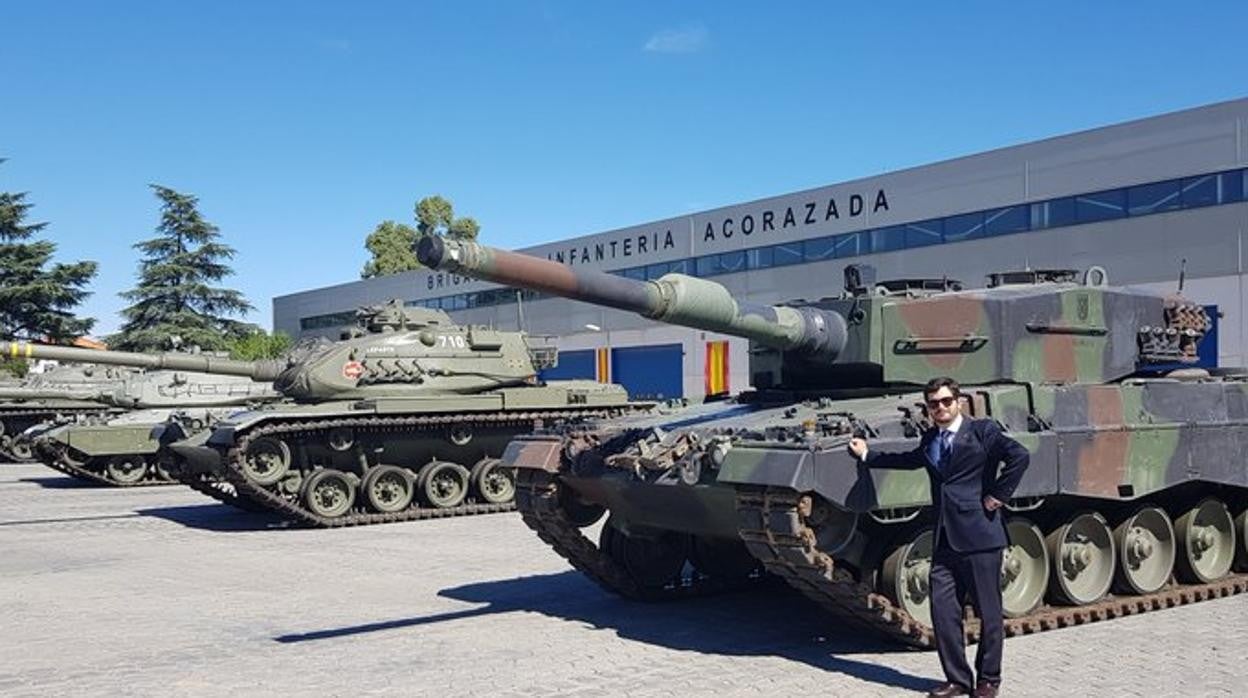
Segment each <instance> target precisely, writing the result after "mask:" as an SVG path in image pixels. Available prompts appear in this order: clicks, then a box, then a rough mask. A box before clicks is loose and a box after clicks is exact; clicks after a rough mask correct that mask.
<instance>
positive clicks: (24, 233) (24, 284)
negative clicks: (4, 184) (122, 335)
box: [0, 160, 97, 342]
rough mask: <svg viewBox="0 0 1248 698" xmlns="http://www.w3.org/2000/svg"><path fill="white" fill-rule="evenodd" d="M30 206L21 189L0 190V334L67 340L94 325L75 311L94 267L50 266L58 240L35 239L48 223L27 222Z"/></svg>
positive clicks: (85, 293) (87, 293) (88, 264)
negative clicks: (15, 191) (19, 190)
mask: <svg viewBox="0 0 1248 698" xmlns="http://www.w3.org/2000/svg"><path fill="white" fill-rule="evenodd" d="M3 162H4V161H3V160H0V163H3ZM31 206H32V204H29V203H27V202H26V193H25V192H18V193H14V192H0V338H3V339H37V340H47V341H53V342H67V341H70V340H73V339H75V338H76V337H80V336H82V335H84V334H86V333H87V332H90V331H91V327H92V326H93V325H94V324H95V320H94V319H92V318H82V317H78V316H76V315H74V313H73V309H74V308H75V307H77V306H78V305H79V304H81V303H82V301H84V300H85V299H86V298H87V296H90V295H91V292H90V291H87V290H86V288H85V287H86V286H87V284H88V283H90V282H91V279H93V278H94V277H95V271H96V266H97V265H96V263H95V262H73V263H71V264H62V263H55V264H53V263H52V255H53V254H55V253H56V243H53V242H51V241H48V240H42V239H36V238H35V236H36V234H38V233H39V232H40V231H41V230H43V229H44V228H45V227H46V226H47V223H26V222H25V221H26V214H27V212H28V211H29V210H30V207H31Z"/></svg>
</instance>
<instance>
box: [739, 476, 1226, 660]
mask: <svg viewBox="0 0 1248 698" xmlns="http://www.w3.org/2000/svg"><path fill="white" fill-rule="evenodd" d="M810 507H811V500H810V498H809V497H808V496H805V495H802V494H799V493H797V492H794V491H792V490H780V489H765V488H740V489H738V491H737V511H738V514H739V516H740V521H741V527H742V528H741V538H742V539H743V540H745V543H746V546H747V547H748V548H749V549H750V552H751V553H753V554H754V555H755V556H757V557H758V558H759V559H760V560H762V562H763V565H764V567H766V569H767V571H768V572H771V573H772V574H774V575H776V576H779V577H781V578H782V579H784V580H785V581H786V582H788V583H789V584H790V585H791V586H793V587H794V588H796V589H797V590H799V591H801V592H802V593H803V594H805V595H806V596H807V597H809V598H811V599H812V600H814V601H815V602H816V603H818V604H819V605H820V607H822V608H823V609H824V610H825V611H826V612H827V613H829V614H830V615H831V616H832V617H833V618H834V619H835V620H837V621H841V622H845V623H847V624H850V625H853V626H856V627H859V628H865V629H868V630H871V631H874V632H875V633H877V634H879V635H881V636H883V637H885V638H887V639H890V640H893V641H896V642H900V643H904V644H907V645H911V646H913V647H917V648H921V649H931V648H932V647H934V642H935V639H934V636H933V634H932V629H931V628H930V627H928V626H927V625H925V624H923V623H920V622H918V621H916V620H915V619H914V618H912V617H911V616H910V615H909V614H908V613H906V612H905V611H904V610H902V609H900V608H898V607H897V606H896V605H895V604H894V603H893V602H892V600H890V599H889V598H888V597H887V596H885V595H883V594H881V593H879V592H877V591H876V590H875V589H874V588H873V587H872V586H871V584H869V583H867V582H863V581H859V580H856V579H855V578H854V576H853V575H852V574H851V573H850V572H849V570H846V569H844V568H842V567H838V566H837V565H836V564H835V563H834V561H833V559H832V558H831V557H830V556H828V555H826V554H824V553H821V552H819V551H818V550H817V549H816V548H815V532H814V530H813V529H812V528H810V527H809V526H807V525H806V518H807V516H808V515H809V514H810ZM1245 591H1248V574H1231V575H1229V576H1227V577H1224V578H1222V579H1219V580H1217V581H1215V582H1210V583H1208V584H1187V585H1183V584H1171V585H1170V586H1168V587H1166V588H1165V589H1162V590H1161V591H1158V592H1155V593H1152V594H1146V595H1141V596H1109V597H1106V598H1105V599H1103V600H1101V601H1098V602H1096V603H1093V604H1087V605H1084V606H1071V607H1065V606H1041V607H1040V608H1039V609H1037V610H1036V611H1034V612H1033V613H1031V614H1029V615H1027V616H1024V617H1021V618H1007V619H1006V620H1005V636H1006V637H1015V636H1018V635H1030V634H1033V633H1039V632H1044V631H1047V630H1057V629H1059V628H1068V627H1073V626H1076V625H1085V624H1087V623H1094V622H1097V621H1103V620H1112V619H1114V618H1120V617H1123V616H1132V615H1138V614H1140V613H1146V612H1148V611H1158V610H1162V609H1166V608H1173V607H1175V606H1183V605H1186V604H1191V603H1196V602H1199V601H1208V600H1210V599H1219V598H1223V597H1227V596H1232V595H1234V594H1242V593H1244V592H1245ZM966 638H967V641H968V642H975V641H977V640H978V639H979V623H978V621H971V620H968V622H967V623H966Z"/></svg>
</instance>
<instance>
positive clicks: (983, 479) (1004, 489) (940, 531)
mask: <svg viewBox="0 0 1248 698" xmlns="http://www.w3.org/2000/svg"><path fill="white" fill-rule="evenodd" d="M939 433H940V430H939V429H929V430H928V431H926V432H924V434H923V437H922V438H921V439H920V440H919V446H918V448H915V449H914V450H913V451H904V452H900V453H884V452H880V451H876V450H873V449H871V448H869V447H868V449H867V458H866V461H865V463H866V465H867V466H868V467H871V468H892V469H898V470H918V469H919V468H924V469H926V470H927V476H928V479H929V480H931V486H932V505H933V506H934V507H935V508H936V538H935V542H936V544H937V545H939V544H940V542H941V541H942V540H944V542H945V543H947V544H948V545H949V547H951V548H953V549H954V550H956V551H958V552H975V551H980V550H993V549H996V548H1004V547H1005V546H1006V545H1008V544H1009V537H1008V536H1007V535H1006V531H1005V517H1004V515H1003V514H1002V513H1001V512H1002V510H1001V509H998V510H996V511H988V510H987V509H985V508H984V495H992V496H993V497H994V498H996V499H997V500H998V501H1000V502H1003V503H1004V502H1008V501H1010V497H1012V496H1013V495H1014V488H1015V487H1017V486H1018V483H1019V481H1020V480H1022V478H1023V471H1025V470H1026V469H1027V465H1028V464H1029V463H1030V461H1031V455H1030V454H1029V453H1028V452H1027V449H1026V448H1024V447H1023V445H1022V444H1020V443H1018V442H1017V441H1015V440H1014V439H1011V438H1010V437H1008V436H1006V435H1005V433H1004V432H1002V431H1001V427H1000V426H998V425H997V423H996V422H994V421H992V420H990V419H967V418H966V417H963V418H962V426H961V427H959V428H958V432H957V434H955V435H954V438H953V450H952V452H951V453H950V456H949V462H948V463H947V464H946V465H945V467H944V468H943V469H942V468H940V467H939V465H938V464H936V463H933V462H932V461H931V459H930V458H929V457H928V453H929V447H930V445H931V443H932V440H933V439H935V438H937V436H938V434H939ZM999 463H1004V464H1005V465H1004V467H1003V468H1002V469H1001V472H1000V474H999V475H998V473H997V464H999Z"/></svg>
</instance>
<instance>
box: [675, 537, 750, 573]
mask: <svg viewBox="0 0 1248 698" xmlns="http://www.w3.org/2000/svg"><path fill="white" fill-rule="evenodd" d="M689 562H691V563H693V568H694V569H695V570H697V571H698V572H699V573H701V574H704V575H706V576H708V577H710V578H711V579H716V580H722V581H728V582H735V581H741V580H744V579H749V578H750V576H751V575H752V574H754V572H755V571H756V570H759V569H761V567H762V566H761V565H760V564H759V562H758V558H756V557H754V556H753V555H751V554H750V551H749V550H747V549H746V547H745V543H743V542H741V540H740V539H739V538H738V539H728V538H710V537H708V536H693V540H692V542H691V545H690V546H689Z"/></svg>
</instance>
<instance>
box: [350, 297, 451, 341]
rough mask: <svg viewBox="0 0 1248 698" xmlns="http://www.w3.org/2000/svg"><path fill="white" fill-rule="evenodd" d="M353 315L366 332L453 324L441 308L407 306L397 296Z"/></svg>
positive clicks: (361, 309)
mask: <svg viewBox="0 0 1248 698" xmlns="http://www.w3.org/2000/svg"><path fill="white" fill-rule="evenodd" d="M355 316H356V324H357V325H358V326H359V328H361V329H363V330H365V331H367V332H393V331H397V330H414V329H420V328H422V327H431V326H439V325H452V324H454V323H452V322H451V318H450V316H449V315H447V314H446V313H444V312H442V311H441V310H433V309H432V308H409V307H406V306H404V305H403V301H401V300H399V299H397V298H395V299H394V300H391V301H389V302H386V303H382V304H380V305H371V306H367V307H364V308H360V309H359V310H358V311H356V314H355ZM352 334H354V333H352Z"/></svg>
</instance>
